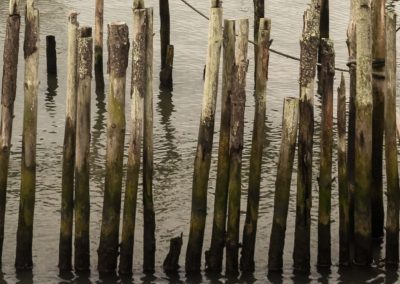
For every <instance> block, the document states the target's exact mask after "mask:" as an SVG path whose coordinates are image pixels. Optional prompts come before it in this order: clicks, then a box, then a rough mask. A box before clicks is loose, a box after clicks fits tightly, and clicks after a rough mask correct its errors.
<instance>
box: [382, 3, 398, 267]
mask: <svg viewBox="0 0 400 284" xmlns="http://www.w3.org/2000/svg"><path fill="white" fill-rule="evenodd" d="M396 47H397V40H396V14H395V13H394V12H392V11H389V12H388V13H387V16H386V50H387V54H386V80H387V89H386V97H385V100H386V101H385V157H386V176H387V217H386V265H392V266H395V267H397V265H398V263H399V197H400V189H399V169H398V158H397V140H396V58H397V57H396Z"/></svg>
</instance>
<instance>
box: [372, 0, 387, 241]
mask: <svg viewBox="0 0 400 284" xmlns="http://www.w3.org/2000/svg"><path fill="white" fill-rule="evenodd" d="M372 3H373V4H372V60H373V62H372V92H373V112H372V123H373V125H372V161H374V162H373V163H372V188H371V197H372V203H371V204H372V205H371V210H372V211H371V215H372V237H373V238H375V239H376V238H382V237H383V235H384V223H385V221H384V217H385V212H384V206H383V188H382V187H383V185H382V184H383V176H382V170H383V132H384V107H385V91H386V80H385V59H386V31H385V30H386V25H385V4H386V1H385V0H375V1H372Z"/></svg>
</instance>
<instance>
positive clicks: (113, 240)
mask: <svg viewBox="0 0 400 284" xmlns="http://www.w3.org/2000/svg"><path fill="white" fill-rule="evenodd" d="M128 58H129V29H128V26H127V25H126V24H125V23H111V24H109V25H108V73H109V75H110V93H109V96H108V121H107V152H106V178H105V183H104V185H105V187H104V203H103V218H102V223H101V234H100V245H99V249H98V251H97V252H98V255H99V259H98V270H99V272H100V273H114V272H115V270H116V268H117V258H118V254H119V249H118V245H119V241H118V240H119V238H118V236H119V221H120V215H121V195H122V176H123V158H124V141H125V124H126V122H125V89H126V69H127V67H128Z"/></svg>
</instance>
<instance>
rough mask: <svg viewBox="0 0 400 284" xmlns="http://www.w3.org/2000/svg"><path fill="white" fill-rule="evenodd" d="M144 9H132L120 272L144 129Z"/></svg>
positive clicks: (129, 247) (130, 236) (128, 247)
mask: <svg viewBox="0 0 400 284" xmlns="http://www.w3.org/2000/svg"><path fill="white" fill-rule="evenodd" d="M146 27H147V21H146V10H145V9H135V8H134V9H133V43H132V85H131V94H132V98H131V125H130V129H131V137H130V142H129V150H128V163H127V174H126V187H125V188H126V189H125V200H124V213H123V220H122V224H123V225H122V237H121V252H120V254H121V255H120V261H119V273H120V274H123V275H126V274H131V273H132V261H133V243H134V234H135V223H136V204H137V193H138V185H139V174H140V155H141V146H142V131H143V127H142V124H143V99H144V96H145V93H146Z"/></svg>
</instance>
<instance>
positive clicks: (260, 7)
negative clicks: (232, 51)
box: [253, 0, 265, 88]
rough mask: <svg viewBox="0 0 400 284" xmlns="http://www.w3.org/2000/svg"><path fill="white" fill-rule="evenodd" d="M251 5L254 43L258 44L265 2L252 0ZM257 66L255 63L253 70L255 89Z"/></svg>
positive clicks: (255, 51)
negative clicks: (252, 8)
mask: <svg viewBox="0 0 400 284" xmlns="http://www.w3.org/2000/svg"><path fill="white" fill-rule="evenodd" d="M253 5H254V22H253V23H254V26H253V27H254V30H253V32H254V34H253V36H254V42H257V43H258V35H259V34H260V32H259V30H258V29H259V27H260V20H261V19H263V18H264V17H265V0H253ZM254 58H258V46H257V45H254ZM257 64H258V62H257V61H256V63H255V66H254V67H255V68H254V81H255V82H256V86H255V88H257Z"/></svg>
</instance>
